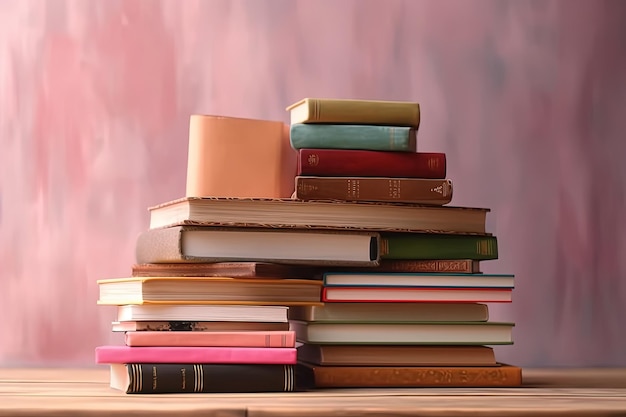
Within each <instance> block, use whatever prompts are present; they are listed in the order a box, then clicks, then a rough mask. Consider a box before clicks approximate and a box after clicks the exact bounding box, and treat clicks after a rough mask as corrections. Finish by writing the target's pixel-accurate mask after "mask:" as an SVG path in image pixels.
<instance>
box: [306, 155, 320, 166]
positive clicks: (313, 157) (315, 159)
mask: <svg viewBox="0 0 626 417" xmlns="http://www.w3.org/2000/svg"><path fill="white" fill-rule="evenodd" d="M307 162H308V163H309V166H312V167H314V166H317V164H319V163H320V157H319V156H318V155H316V154H314V153H312V154H311V155H309V157H308V158H307Z"/></svg>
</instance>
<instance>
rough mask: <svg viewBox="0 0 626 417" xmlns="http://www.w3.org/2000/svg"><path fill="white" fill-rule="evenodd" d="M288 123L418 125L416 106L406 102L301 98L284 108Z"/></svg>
mask: <svg viewBox="0 0 626 417" xmlns="http://www.w3.org/2000/svg"><path fill="white" fill-rule="evenodd" d="M287 111H288V112H289V116H290V123H291V124H295V123H332V124H341V123H348V124H370V125H391V126H410V127H415V128H418V127H419V124H420V106H419V103H416V102H409V101H389V100H362V99H333V98H304V99H302V100H299V101H297V102H295V103H293V104H291V105H290V106H288V107H287Z"/></svg>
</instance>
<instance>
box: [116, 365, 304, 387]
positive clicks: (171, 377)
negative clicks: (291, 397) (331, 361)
mask: <svg viewBox="0 0 626 417" xmlns="http://www.w3.org/2000/svg"><path fill="white" fill-rule="evenodd" d="M110 368H111V369H110V386H111V388H113V389H117V390H120V391H123V392H125V393H126V394H185V393H227V392H233V393H244V392H288V391H293V390H294V386H295V376H294V366H293V365H257V364H248V365H241V364H207V363H182V364H173V363H129V364H122V363H120V364H117V363H114V364H111V365H110Z"/></svg>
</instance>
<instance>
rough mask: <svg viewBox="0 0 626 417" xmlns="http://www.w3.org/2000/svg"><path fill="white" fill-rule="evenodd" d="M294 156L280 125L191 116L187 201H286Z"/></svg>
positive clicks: (262, 121) (291, 179)
mask: <svg viewBox="0 0 626 417" xmlns="http://www.w3.org/2000/svg"><path fill="white" fill-rule="evenodd" d="M295 170H296V152H295V151H294V150H293V149H292V148H291V144H290V143H289V127H288V126H287V125H285V124H284V123H283V122H279V121H271V120H257V119H245V118H238V117H226V116H214V115H200V114H194V115H192V116H191V117H190V119H189V144H188V157H187V180H186V194H185V195H186V196H187V197H204V196H216V197H270V198H274V197H289V196H290V195H291V193H292V192H293V177H294V175H295Z"/></svg>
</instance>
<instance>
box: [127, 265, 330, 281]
mask: <svg viewBox="0 0 626 417" xmlns="http://www.w3.org/2000/svg"><path fill="white" fill-rule="evenodd" d="M318 273H319V269H317V268H314V267H307V266H298V265H284V264H275V263H267V262H212V263H169V264H135V265H133V266H132V276H134V277H169V276H181V277H218V276H229V277H233V278H255V277H257V278H304V279H306V278H312V277H314V276H315V275H316V274H318Z"/></svg>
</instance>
